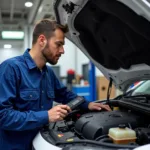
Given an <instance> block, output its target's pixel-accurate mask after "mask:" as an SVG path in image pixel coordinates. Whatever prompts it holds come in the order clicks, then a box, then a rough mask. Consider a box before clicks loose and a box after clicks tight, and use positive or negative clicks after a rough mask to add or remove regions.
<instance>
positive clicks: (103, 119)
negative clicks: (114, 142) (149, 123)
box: [75, 111, 144, 140]
mask: <svg viewBox="0 0 150 150" xmlns="http://www.w3.org/2000/svg"><path fill="white" fill-rule="evenodd" d="M142 122H143V121H142V120H141V117H140V116H139V115H135V114H133V113H130V112H121V111H111V112H92V113H87V114H85V115H82V116H81V117H80V118H79V119H78V120H77V121H76V123H75V131H76V133H77V134H80V135H81V136H83V137H84V138H86V139H91V140H94V139H96V138H97V137H99V136H101V135H104V134H108V130H109V128H112V127H118V126H119V125H120V124H124V125H126V126H128V127H130V126H131V127H132V128H133V129H134V128H136V127H138V126H140V125H141V123H142ZM143 123H144V122H143Z"/></svg>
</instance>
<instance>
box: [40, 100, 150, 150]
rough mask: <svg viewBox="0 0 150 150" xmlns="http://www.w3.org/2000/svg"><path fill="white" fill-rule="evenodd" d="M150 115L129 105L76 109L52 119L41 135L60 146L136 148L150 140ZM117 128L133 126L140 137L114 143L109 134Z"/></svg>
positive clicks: (132, 128) (131, 128)
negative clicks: (56, 120) (113, 107)
mask: <svg viewBox="0 0 150 150" xmlns="http://www.w3.org/2000/svg"><path fill="white" fill-rule="evenodd" d="M120 103H121V102H120ZM139 107H140V106H139ZM133 108H134V107H133ZM148 117H149V115H146V114H144V113H141V111H138V110H136V111H135V110H132V109H127V107H125V108H124V107H119V109H118V110H113V111H110V112H108V111H99V112H91V111H90V112H89V111H88V112H85V111H82V110H74V111H73V112H72V113H71V114H69V116H68V117H67V118H66V119H65V120H63V121H59V122H56V123H51V124H49V125H48V126H46V127H45V128H43V130H42V131H41V135H42V136H43V138H44V139H45V140H46V141H48V142H49V143H51V144H53V145H57V146H59V147H66V146H68V145H69V146H70V145H71V146H72V145H76V146H81V147H82V146H83V147H85V146H88V148H89V146H92V147H93V146H94V147H95V149H96V148H102V149H105V148H106V149H116V148H128V149H133V148H135V147H138V146H141V145H145V144H148V143H150V121H149V119H148ZM114 128H119V129H120V131H122V129H129V130H132V131H133V132H135V135H136V140H135V141H134V142H133V141H132V142H131V141H130V142H128V143H126V144H116V143H114V141H113V139H112V138H110V137H109V130H110V129H114ZM117 134H118V133H117ZM125 134H126V133H125ZM125 136H126V135H125ZM81 147H80V148H81ZM95 149H94V148H93V150H95Z"/></svg>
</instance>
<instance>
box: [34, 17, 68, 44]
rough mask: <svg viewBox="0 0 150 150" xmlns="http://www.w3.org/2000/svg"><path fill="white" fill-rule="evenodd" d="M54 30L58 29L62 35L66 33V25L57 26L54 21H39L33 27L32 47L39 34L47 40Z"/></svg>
mask: <svg viewBox="0 0 150 150" xmlns="http://www.w3.org/2000/svg"><path fill="white" fill-rule="evenodd" d="M56 29H60V30H61V31H62V32H64V33H67V32H68V26H67V25H61V24H58V23H57V22H56V21H52V20H50V19H43V20H40V21H39V22H38V23H36V25H35V27H34V31H33V40H32V45H34V44H35V43H36V42H37V39H38V37H39V36H40V35H41V34H43V35H44V36H45V37H46V38H47V39H49V38H50V37H51V36H52V35H53V33H54V31H55V30H56Z"/></svg>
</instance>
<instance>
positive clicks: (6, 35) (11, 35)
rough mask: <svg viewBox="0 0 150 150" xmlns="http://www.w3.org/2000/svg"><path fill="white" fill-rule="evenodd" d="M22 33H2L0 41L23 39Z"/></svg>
mask: <svg viewBox="0 0 150 150" xmlns="http://www.w3.org/2000/svg"><path fill="white" fill-rule="evenodd" d="M23 38H24V32H23V31H2V39H18V40H20V39H23Z"/></svg>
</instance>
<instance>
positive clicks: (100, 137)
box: [95, 134, 108, 141]
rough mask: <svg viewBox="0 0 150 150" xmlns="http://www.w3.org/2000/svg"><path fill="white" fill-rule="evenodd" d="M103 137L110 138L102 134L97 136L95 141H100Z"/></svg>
mask: <svg viewBox="0 0 150 150" xmlns="http://www.w3.org/2000/svg"><path fill="white" fill-rule="evenodd" d="M103 138H108V135H106V134H105V135H102V136H99V137H97V138H96V139H95V141H99V140H101V139H103Z"/></svg>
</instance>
